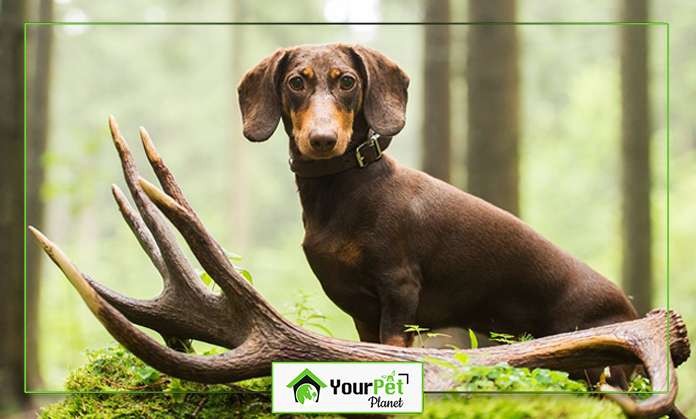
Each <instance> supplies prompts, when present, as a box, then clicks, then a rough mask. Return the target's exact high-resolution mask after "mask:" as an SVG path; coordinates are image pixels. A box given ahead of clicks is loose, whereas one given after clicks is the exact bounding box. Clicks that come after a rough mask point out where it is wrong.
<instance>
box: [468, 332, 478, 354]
mask: <svg viewBox="0 0 696 419" xmlns="http://www.w3.org/2000/svg"><path fill="white" fill-rule="evenodd" d="M469 340H471V349H478V338H477V337H476V333H474V331H473V330H471V329H469Z"/></svg>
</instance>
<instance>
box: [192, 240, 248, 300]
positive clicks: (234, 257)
mask: <svg viewBox="0 0 696 419" xmlns="http://www.w3.org/2000/svg"><path fill="white" fill-rule="evenodd" d="M222 251H223V252H225V256H227V259H229V260H230V262H240V261H242V260H244V258H242V257H241V256H239V255H238V254H236V253H232V252H230V251H229V250H227V249H224V248H223V249H222ZM232 266H234V269H235V270H236V271H237V272H239V274H240V275H242V277H244V279H246V280H247V281H249V283H250V284H251V285H254V279H253V278H252V276H251V272H249V271H248V270H246V269H244V268H240V267H239V266H237V265H235V264H234V263H232ZM196 273H197V274H198V276H199V277H200V278H201V280H202V281H203V283H204V284H205V286H206V287H208V288H210V289H211V290H212V291H217V292H222V290H218V287H217V284H216V283H215V281H213V278H212V277H211V276H210V275H208V273H207V272H205V271H204V270H202V269H196Z"/></svg>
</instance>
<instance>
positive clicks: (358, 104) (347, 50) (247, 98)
mask: <svg viewBox="0 0 696 419" xmlns="http://www.w3.org/2000/svg"><path fill="white" fill-rule="evenodd" d="M408 83H409V79H408V76H407V75H406V73H404V72H403V70H401V68H399V66H397V65H396V64H395V63H394V62H393V61H391V60H390V59H388V58H387V57H385V56H384V55H382V54H381V53H379V52H378V51H375V50H373V49H370V48H366V47H362V46H349V45H344V44H329V45H304V46H299V47H295V48H281V49H278V50H277V51H276V52H274V53H273V54H272V55H271V56H269V57H267V58H266V59H264V60H263V61H261V62H260V63H259V64H258V65H257V66H256V67H254V68H252V69H251V70H249V72H247V74H246V75H245V76H244V78H243V79H242V81H241V82H240V84H239V86H238V87H237V92H238V93H239V105H240V108H241V111H242V119H243V121H244V136H245V137H246V138H248V139H249V140H251V141H265V140H267V139H268V138H269V137H270V136H271V135H272V134H273V132H274V131H275V129H276V127H277V126H278V122H279V120H280V119H281V117H282V119H283V124H284V125H285V130H286V131H287V133H288V135H289V136H290V137H291V139H293V140H294V143H295V146H296V147H297V150H299V152H300V154H302V156H303V157H305V158H308V159H327V158H331V157H335V156H339V155H341V154H343V153H345V152H346V149H347V148H348V145H349V143H350V141H351V137H352V136H353V132H354V130H355V129H356V127H357V125H358V124H359V123H362V125H365V127H364V130H365V132H364V133H361V134H366V133H367V128H372V129H373V130H374V131H375V132H376V133H378V134H380V135H383V136H393V135H396V134H397V133H398V132H399V131H401V129H403V127H404V124H405V123H406V100H407V88H408Z"/></svg>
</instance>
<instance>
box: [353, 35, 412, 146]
mask: <svg viewBox="0 0 696 419" xmlns="http://www.w3.org/2000/svg"><path fill="white" fill-rule="evenodd" d="M352 51H353V53H354V54H355V56H356V57H357V59H358V61H359V62H360V64H361V66H362V70H363V73H364V74H363V78H365V88H364V89H365V90H364V92H365V93H364V95H365V96H364V99H363V112H364V114H365V119H366V120H367V123H368V125H369V126H370V128H372V129H373V130H374V131H375V132H376V133H377V134H380V135H384V136H389V137H390V136H393V135H396V134H398V133H399V131H401V130H402V129H403V128H404V125H405V124H406V101H407V99H408V83H409V78H408V76H407V75H406V73H404V71H403V70H402V69H401V68H399V66H398V65H396V63H394V62H393V61H392V60H390V59H389V58H387V57H385V56H384V55H383V54H382V53H380V52H378V51H375V50H373V49H371V48H366V47H363V46H360V45H355V46H353V47H352Z"/></svg>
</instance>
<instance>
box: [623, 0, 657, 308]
mask: <svg viewBox="0 0 696 419" xmlns="http://www.w3.org/2000/svg"><path fill="white" fill-rule="evenodd" d="M622 13H623V15H622V21H624V22H647V21H648V2H647V0H624V1H623V10H622ZM620 28H621V29H620V31H621V104H622V109H623V118H622V121H621V122H622V141H621V143H622V178H621V182H622V191H623V208H622V211H623V222H622V236H623V285H624V289H625V290H626V293H627V294H628V295H630V296H632V297H633V305H634V306H635V308H636V310H637V311H638V313H639V314H641V315H642V314H645V313H647V312H648V311H649V310H650V308H651V307H652V304H651V301H650V296H651V294H652V292H651V291H652V285H651V276H652V263H651V252H650V246H651V239H650V112H649V98H648V39H647V38H648V37H647V30H648V27H647V26H643V25H622V26H621V27H620Z"/></svg>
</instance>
